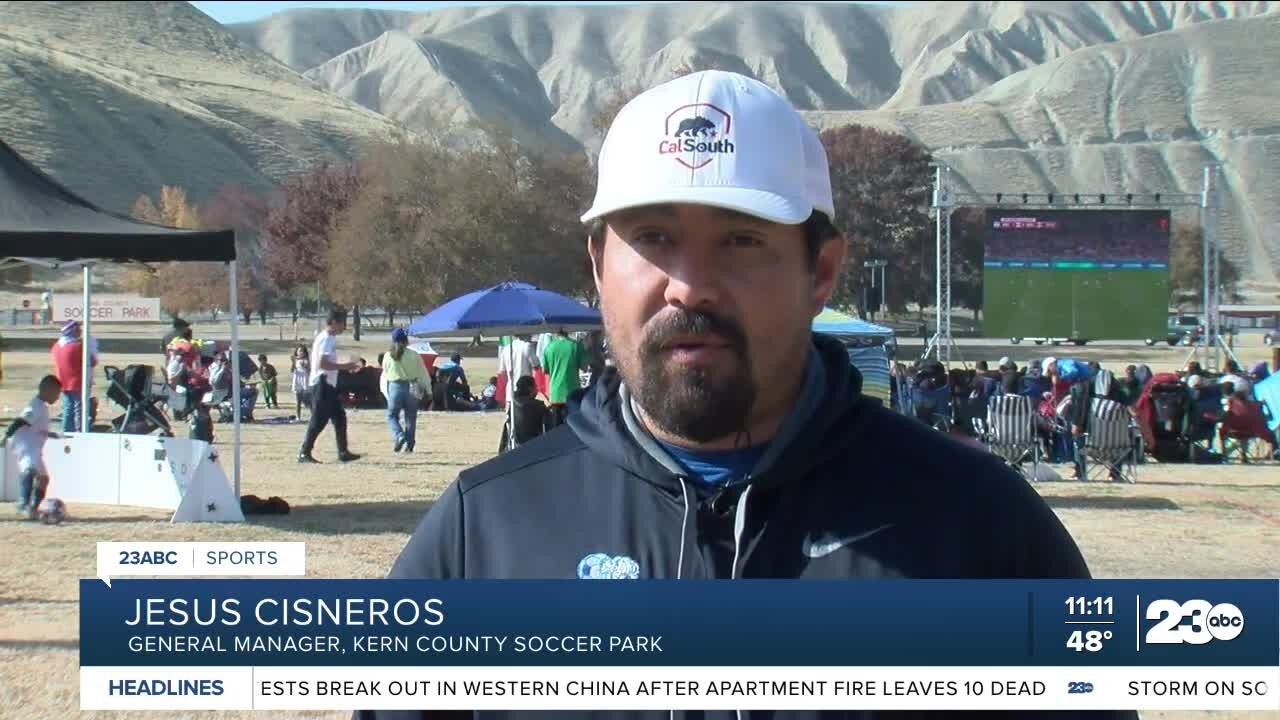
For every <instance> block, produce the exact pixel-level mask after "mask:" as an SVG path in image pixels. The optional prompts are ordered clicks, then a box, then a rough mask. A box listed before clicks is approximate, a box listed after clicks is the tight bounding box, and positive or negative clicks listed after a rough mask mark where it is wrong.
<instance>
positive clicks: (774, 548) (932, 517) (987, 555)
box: [355, 335, 1136, 720]
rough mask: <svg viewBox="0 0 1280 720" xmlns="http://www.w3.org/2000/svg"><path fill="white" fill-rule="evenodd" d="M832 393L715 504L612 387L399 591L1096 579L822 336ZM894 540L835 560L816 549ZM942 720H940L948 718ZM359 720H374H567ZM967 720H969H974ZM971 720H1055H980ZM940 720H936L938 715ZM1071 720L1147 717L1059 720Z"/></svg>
mask: <svg viewBox="0 0 1280 720" xmlns="http://www.w3.org/2000/svg"><path fill="white" fill-rule="evenodd" d="M814 343H815V346H816V348H817V350H818V353H817V355H818V356H819V357H820V358H821V361H822V362H823V364H824V366H825V368H826V371H827V388H826V389H827V393H826V397H825V399H824V401H823V402H822V404H821V406H820V407H819V408H818V409H817V410H816V411H815V412H814V414H813V415H812V417H811V418H810V420H809V424H808V426H807V427H806V429H805V431H804V432H802V433H799V434H797V435H796V436H795V438H794V439H793V440H792V442H791V445H790V447H788V448H786V450H785V451H784V452H783V453H782V455H781V456H780V457H779V459H778V460H777V461H776V462H774V463H773V464H772V465H771V466H770V469H769V470H767V471H766V472H765V474H764V475H761V476H758V477H754V478H752V479H751V481H750V482H749V483H746V484H743V485H741V486H738V487H731V488H728V489H724V490H719V491H713V490H709V489H706V488H703V487H701V486H699V484H698V483H697V482H696V481H694V480H692V479H690V478H688V477H684V476H681V475H679V474H676V473H673V472H672V471H670V470H668V469H666V468H664V467H663V466H662V465H661V464H659V463H658V462H657V461H656V460H654V459H653V457H651V456H650V455H649V454H648V453H647V452H645V451H644V450H643V449H642V448H641V447H640V445H639V444H638V443H637V442H636V440H635V439H634V438H633V437H632V436H631V434H630V433H629V432H628V430H627V428H626V426H625V423H624V422H623V420H622V417H621V413H620V411H619V406H618V394H619V393H618V388H619V379H618V377H617V376H616V375H613V374H608V375H605V376H604V377H603V378H602V379H601V381H600V382H598V383H597V385H596V386H595V387H594V388H593V389H592V390H591V391H590V392H588V393H587V395H586V396H585V397H584V398H583V400H582V402H581V404H580V405H578V406H576V407H574V408H573V410H572V412H571V413H570V415H569V417H568V422H567V424H566V425H563V426H560V427H558V428H556V429H555V430H554V431H552V432H550V433H548V434H546V435H544V436H543V437H541V438H540V439H538V440H536V441H534V442H531V443H529V444H526V445H524V446H521V447H520V448H519V449H517V450H514V451H511V452H508V453H505V454H503V455H500V456H498V457H496V458H494V459H492V460H490V461H488V462H486V463H484V464H482V465H479V466H477V467H474V468H471V469H468V470H466V471H464V472H463V473H461V474H460V475H459V477H458V478H457V480H456V481H455V482H453V483H452V484H451V485H450V486H449V488H448V489H447V490H446V491H445V492H444V494H443V495H442V496H441V497H440V498H439V500H438V501H437V502H436V503H435V504H434V505H433V506H432V507H431V508H430V510H429V511H428V512H427V514H426V516H425V517H424V518H423V520H422V522H421V523H420V524H419V526H418V528H417V529H416V530H415V532H414V534H413V537H412V538H411V539H410V540H409V543H408V544H407V545H406V546H405V548H404V550H403V552H402V553H401V555H400V557H399V558H398V559H397V560H396V562H395V564H394V566H393V568H392V570H391V573H390V576H391V577H396V578H543V579H548V578H576V577H578V576H579V575H578V569H579V563H580V561H582V560H583V559H584V558H586V557H587V556H590V555H593V554H597V553H599V554H604V555H607V556H610V557H626V558H629V559H631V560H634V561H635V563H636V565H638V567H639V577H640V578H688V579H710V578H796V579H805V578H952V579H954V578H1087V577H1089V571H1088V568H1087V566H1086V564H1085V561H1084V559H1083V557H1082V556H1081V554H1080V551H1079V549H1078V548H1077V546H1076V544H1075V542H1074V541H1073V540H1072V538H1071V537H1070V535H1069V534H1068V533H1067V531H1066V529H1065V528H1064V527H1063V525H1062V523H1061V522H1060V521H1059V520H1058V518H1057V517H1056V516H1055V515H1054V514H1053V512H1052V511H1051V510H1050V509H1049V507H1048V505H1047V504H1046V503H1045V502H1044V501H1043V499H1041V497H1040V496H1039V494H1037V493H1036V491H1035V490H1034V489H1033V488H1032V487H1031V486H1030V485H1029V484H1028V483H1027V482H1026V481H1025V480H1023V479H1022V478H1021V477H1020V476H1019V475H1018V474H1017V473H1015V472H1014V471H1012V470H1011V469H1009V468H1008V467H1006V466H1005V465H1004V464H1003V462H1002V461H1001V460H1000V459H999V458H997V457H995V456H994V455H990V454H986V453H983V452H981V451H978V450H975V449H972V448H969V447H967V446H965V445H962V444H961V443H958V442H955V441H953V440H951V439H949V438H947V437H946V436H944V435H942V434H940V433H938V432H937V431H935V430H932V429H930V428H928V427H925V426H924V425H923V424H921V423H919V422H917V421H915V420H913V419H910V418H907V417H905V416H902V415H900V414H897V413H894V412H892V411H890V410H888V409H885V408H884V407H882V406H881V405H880V404H879V403H878V402H876V401H874V400H871V399H869V398H866V397H864V396H862V395H861V394H860V392H859V391H860V388H861V376H860V375H859V374H858V372H857V370H856V369H854V368H853V367H852V366H851V365H850V364H849V361H848V356H847V354H846V353H845V349H844V347H843V346H842V345H841V344H840V343H839V342H837V341H835V340H834V339H832V338H827V337H825V336H821V335H815V336H814ZM882 525H891V526H892V527H889V528H885V529H884V530H883V531H881V532H877V533H875V534H874V535H871V536H869V537H867V538H865V539H863V540H860V541H859V542H856V543H851V544H849V545H847V546H845V547H841V548H839V549H838V550H836V551H833V552H831V553H830V554H828V555H825V556H823V557H821V558H810V557H807V556H806V555H805V553H804V547H805V544H806V540H807V539H810V538H813V537H836V538H839V537H847V536H853V535H857V534H859V533H864V532H866V531H867V530H869V529H871V528H877V527H880V526H882ZM934 714H936V713H933V714H931V715H934ZM552 715H554V716H555V717H560V718H579V717H581V718H587V717H591V718H637V719H638V718H655V720H656V719H657V718H669V717H675V718H703V719H705V720H731V719H732V720H738V718H742V719H744V720H748V719H749V720H764V719H766V718H768V719H771V720H784V719H785V720H809V719H810V718H833V719H834V718H851V719H854V718H856V719H858V720H877V719H879V718H882V717H883V718H892V717H912V716H913V714H911V713H906V714H903V713H890V712H883V711H865V712H813V711H794V712H791V711H789V712H773V711H768V712H765V711H750V712H749V711H745V710H744V711H741V713H737V712H735V711H726V712H723V713H716V712H702V711H698V712H689V713H681V712H678V711H677V712H675V713H674V715H672V714H670V713H668V712H666V711H662V712H639V711H611V712H600V713H553V714H552ZM552 715H548V714H539V713H518V712H504V713H498V712H483V713H481V712H477V713H462V714H457V713H445V712H401V711H394V712H393V711H376V712H375V711H359V712H357V713H356V715H355V717H356V719H357V720H404V719H409V718H451V717H468V718H471V717H476V718H479V717H484V718H517V717H519V718H524V717H551V716H552ZM959 716H960V717H965V716H966V715H965V714H963V713H961V714H959ZM967 716H969V717H983V718H990V717H1026V718H1034V717H1040V716H1041V714H1040V713H1014V714H1007V713H1006V714H1001V713H986V712H984V713H975V714H970V715H967ZM926 717H927V716H926ZM1045 717H1054V718H1091V719H1092V718H1112V717H1114V718H1126V719H1127V718H1136V714H1134V713H1119V714H1109V713H1097V712H1091V713H1061V712H1058V713H1054V714H1053V715H1051V716H1050V715H1045Z"/></svg>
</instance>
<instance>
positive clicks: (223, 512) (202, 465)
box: [0, 433, 244, 522]
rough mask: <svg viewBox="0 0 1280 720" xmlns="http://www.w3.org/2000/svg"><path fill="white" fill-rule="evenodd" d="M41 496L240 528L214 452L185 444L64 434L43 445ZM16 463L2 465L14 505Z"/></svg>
mask: <svg viewBox="0 0 1280 720" xmlns="http://www.w3.org/2000/svg"><path fill="white" fill-rule="evenodd" d="M44 460H45V466H46V467H47V468H48V470H49V478H50V479H49V489H48V492H47V495H48V496H49V497H57V498H61V499H62V500H63V501H64V502H72V503H75V502H81V503H90V504H96V505H127V506H131V507H149V508H159V509H163V510H173V511H174V514H173V518H172V522H244V513H242V512H241V510H240V499H239V498H237V497H236V495H235V490H234V489H233V488H232V487H231V483H230V482H229V481H228V479H227V474H226V472H225V471H224V470H223V468H222V464H221V461H220V460H221V459H220V457H219V451H218V449H217V448H215V447H212V446H210V445H209V443H207V442H204V441H201V440H189V439H187V438H166V437H159V436H156V435H124V434H116V433H87V434H86V433H70V434H68V435H66V436H65V437H63V438H61V439H57V440H54V439H51V440H49V441H48V442H47V443H45V448H44ZM17 486H18V478H17V459H16V458H15V457H14V455H13V452H12V451H10V452H6V453H5V458H4V472H3V482H0V488H3V499H4V500H5V501H6V502H12V501H15V500H16V499H17V495H18V492H17Z"/></svg>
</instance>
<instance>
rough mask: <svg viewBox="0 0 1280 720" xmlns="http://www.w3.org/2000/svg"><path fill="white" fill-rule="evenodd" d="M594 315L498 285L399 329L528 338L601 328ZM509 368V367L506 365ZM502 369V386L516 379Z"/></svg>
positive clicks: (549, 295)
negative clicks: (547, 333) (529, 336)
mask: <svg viewBox="0 0 1280 720" xmlns="http://www.w3.org/2000/svg"><path fill="white" fill-rule="evenodd" d="M601 324H602V323H601V318H600V311H599V310H596V309H594V308H590V307H587V306H586V305H583V304H582V303H580V302H578V301H576V300H573V299H572V298H567V297H565V296H564V295H559V294H557V293H553V292H551V291H550V290H542V289H540V288H536V287H534V286H533V285H529V284H528V283H521V282H504V283H500V284H498V285H494V286H493V287H491V288H486V289H484V290H476V291H474V292H470V293H467V294H466V295H463V296H462V297H458V298H454V299H453V300H450V301H449V302H447V303H445V304H444V305H441V306H440V307H438V308H436V309H435V310H432V311H431V312H429V313H427V314H426V315H423V316H422V317H419V318H418V319H416V320H414V321H413V322H412V323H410V324H409V326H408V327H407V328H405V329H406V330H407V331H408V332H409V334H410V335H414V336H417V337H429V336H434V337H439V336H442V335H481V334H483V335H488V336H490V337H492V336H495V335H532V334H534V333H540V332H558V331H560V330H564V331H565V332H578V331H581V330H595V329H598V328H600V327H601ZM512 364H513V363H512ZM509 368H510V364H509V365H508V370H507V385H508V387H511V386H514V384H515V381H516V378H514V377H512V376H511V371H510V369H509ZM506 415H507V429H508V432H507V438H508V445H507V446H508V447H509V448H514V447H515V432H514V431H512V430H511V428H512V427H513V426H514V423H513V420H514V418H513V417H512V408H511V403H506Z"/></svg>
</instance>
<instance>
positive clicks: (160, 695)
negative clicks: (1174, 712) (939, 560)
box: [80, 579, 1280, 710]
mask: <svg viewBox="0 0 1280 720" xmlns="http://www.w3.org/2000/svg"><path fill="white" fill-rule="evenodd" d="M80 607H81V611H80V623H81V626H80V662H81V707H82V708H83V709H149V708H157V709H159V708H165V709H178V708H183V709H263V710H266V709H293V710H303V709H307V710H325V709H355V708H369V709H383V708H385V709H392V708H396V709H476V710H479V709H507V710H516V709H554V710H575V709H576V710H588V709H594V710H608V709H646V708H651V709H667V708H673V707H674V708H681V709H688V710H695V709H725V708H736V709H744V710H745V709H756V708H760V709H780V708H796V709H799V708H812V709H819V708H821V709H833V710H838V709H903V710H907V709H913V710H929V709H963V708H967V709H990V710H1001V709H1004V710H1011V709H1101V708H1108V709H1139V710H1142V709H1203V710H1216V709H1234V710H1274V709H1280V699H1278V698H1280V643H1278V642H1277V641H1278V639H1280V583H1278V582H1276V581H1270V580H1259V581H1251V580H1241V581H933V580H910V581H899V580H877V581H816V580H815V581H809V580H806V581H803V582H800V581H773V580H753V581H735V582H726V581H614V582H590V581H582V580H573V581H532V580H530V581H524V580H512V581H489V580H474V581H471V580H468V581H410V580H274V579H252V580H245V579H236V580H226V579H218V580H210V579H203V580H187V579H183V580H175V579H165V580H138V579H117V580H115V581H114V582H113V583H112V585H111V587H107V586H106V584H105V583H103V582H102V581H100V580H83V581H82V582H81V585H80Z"/></svg>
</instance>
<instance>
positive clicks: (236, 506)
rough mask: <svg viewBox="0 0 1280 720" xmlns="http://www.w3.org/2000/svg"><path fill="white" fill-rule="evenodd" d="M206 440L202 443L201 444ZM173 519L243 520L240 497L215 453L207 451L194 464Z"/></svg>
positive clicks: (198, 520)
mask: <svg viewBox="0 0 1280 720" xmlns="http://www.w3.org/2000/svg"><path fill="white" fill-rule="evenodd" d="M204 444H205V443H201V445H204ZM172 522H244V513H243V512H242V511H241V510H240V499H239V498H237V497H236V495H235V492H234V491H233V490H232V489H231V483H229V482H228V481H227V474H226V473H225V472H223V471H222V464H221V463H219V462H218V457H217V455H216V454H214V455H213V456H212V457H210V453H208V452H206V453H205V455H204V457H203V458H202V459H201V460H200V462H199V463H197V464H196V471H195V475H194V476H193V477H192V478H191V480H190V481H189V482H188V483H187V488H186V491H185V492H183V494H182V502H180V503H178V509H177V511H176V512H174V513H173V520H172Z"/></svg>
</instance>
